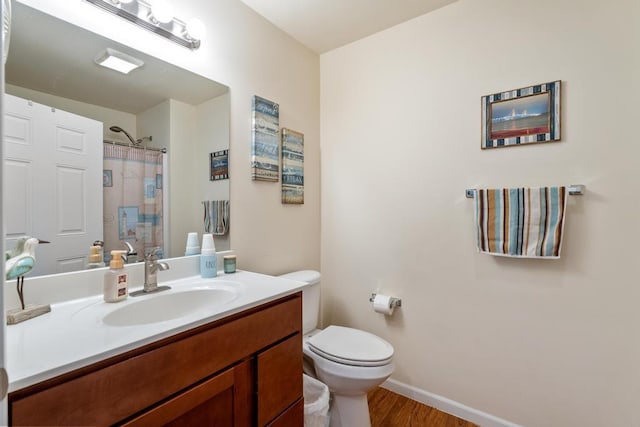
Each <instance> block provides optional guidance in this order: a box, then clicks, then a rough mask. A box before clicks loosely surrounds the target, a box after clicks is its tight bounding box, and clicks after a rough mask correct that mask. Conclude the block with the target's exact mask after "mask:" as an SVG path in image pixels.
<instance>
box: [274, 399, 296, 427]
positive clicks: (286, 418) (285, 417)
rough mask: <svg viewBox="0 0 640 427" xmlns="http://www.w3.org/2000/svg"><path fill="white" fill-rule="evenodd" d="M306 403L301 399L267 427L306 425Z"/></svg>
mask: <svg viewBox="0 0 640 427" xmlns="http://www.w3.org/2000/svg"><path fill="white" fill-rule="evenodd" d="M303 420H304V401H303V400H302V399H299V400H298V401H297V402H296V403H295V404H294V405H293V406H291V407H290V408H289V409H287V410H286V411H285V412H283V413H282V414H280V416H279V417H278V418H276V419H275V420H273V421H271V422H270V423H269V424H268V425H267V427H294V426H302V425H303V423H304V421H303Z"/></svg>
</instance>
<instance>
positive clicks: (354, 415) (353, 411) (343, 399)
mask: <svg viewBox="0 0 640 427" xmlns="http://www.w3.org/2000/svg"><path fill="white" fill-rule="evenodd" d="M331 397H332V401H331V421H330V424H329V426H330V427H353V426H358V427H371V419H370V418H369V403H368V402H367V395H366V394H357V395H349V396H345V395H342V396H341V395H336V394H335V393H332V396H331Z"/></svg>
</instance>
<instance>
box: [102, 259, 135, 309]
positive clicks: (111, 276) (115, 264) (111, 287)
mask: <svg viewBox="0 0 640 427" xmlns="http://www.w3.org/2000/svg"><path fill="white" fill-rule="evenodd" d="M125 253H126V251H119V250H113V251H111V262H110V263H109V267H110V268H109V270H108V271H107V272H106V273H104V287H103V292H104V295H103V296H104V300H105V301H106V302H118V301H122V300H124V299H125V298H127V295H128V294H127V291H128V287H129V275H128V274H127V273H126V272H125V271H124V261H123V260H122V255H123V254H125Z"/></svg>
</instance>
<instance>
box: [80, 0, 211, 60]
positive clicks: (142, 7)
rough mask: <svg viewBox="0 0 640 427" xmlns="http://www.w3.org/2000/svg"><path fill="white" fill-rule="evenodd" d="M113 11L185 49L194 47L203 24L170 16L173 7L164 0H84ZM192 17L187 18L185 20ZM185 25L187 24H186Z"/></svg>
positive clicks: (114, 13) (198, 43)
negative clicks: (190, 23)
mask: <svg viewBox="0 0 640 427" xmlns="http://www.w3.org/2000/svg"><path fill="white" fill-rule="evenodd" d="M85 1H86V2H88V3H91V4H92V5H94V6H97V7H99V8H100V9H102V10H105V11H107V12H109V13H112V14H113V15H116V16H119V17H121V18H124V19H126V20H127V21H129V22H132V23H134V24H136V25H138V26H139V27H142V28H144V29H146V30H149V31H151V32H153V33H156V34H158V35H160V36H162V37H165V38H167V39H169V40H171V41H173V42H175V43H178V44H179V45H182V46H184V47H187V48H189V49H198V48H199V47H200V40H201V39H202V37H203V36H204V33H205V30H206V29H205V26H204V24H203V23H202V22H201V21H199V20H197V19H196V20H195V21H197V22H198V23H199V24H198V23H196V24H195V27H194V26H193V25H192V26H189V25H187V24H186V23H185V22H184V21H181V20H179V19H177V18H174V17H173V10H172V9H173V8H172V7H171V4H170V3H169V2H168V1H166V0H146V1H145V0H85ZM191 21H194V20H190V21H189V22H191ZM188 27H189V28H188Z"/></svg>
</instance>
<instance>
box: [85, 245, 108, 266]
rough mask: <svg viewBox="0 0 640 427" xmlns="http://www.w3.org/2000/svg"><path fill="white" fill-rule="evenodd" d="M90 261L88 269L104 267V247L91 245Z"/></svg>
mask: <svg viewBox="0 0 640 427" xmlns="http://www.w3.org/2000/svg"><path fill="white" fill-rule="evenodd" d="M88 259H89V262H88V264H87V269H91V268H102V267H104V261H103V260H102V247H100V246H98V245H93V246H91V247H89V258H88Z"/></svg>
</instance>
